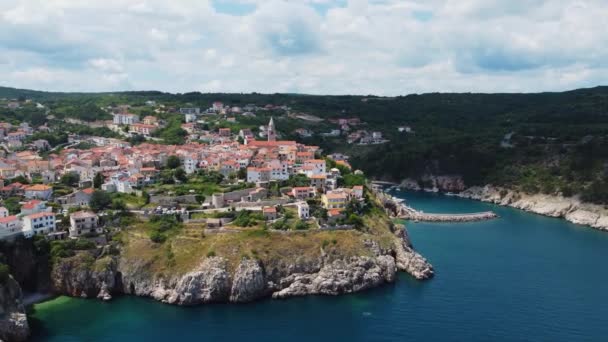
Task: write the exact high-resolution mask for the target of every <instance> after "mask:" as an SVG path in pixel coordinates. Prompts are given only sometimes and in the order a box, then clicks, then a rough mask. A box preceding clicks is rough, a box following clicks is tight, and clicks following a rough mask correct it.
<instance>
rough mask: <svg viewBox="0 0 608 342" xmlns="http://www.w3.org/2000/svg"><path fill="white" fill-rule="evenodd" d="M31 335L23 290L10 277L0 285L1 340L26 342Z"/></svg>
mask: <svg viewBox="0 0 608 342" xmlns="http://www.w3.org/2000/svg"><path fill="white" fill-rule="evenodd" d="M29 334H30V329H29V325H28V322H27V317H26V314H25V307H24V306H23V296H22V293H21V288H20V287H19V284H18V283H17V281H15V279H13V277H12V276H8V277H7V278H6V279H4V280H3V281H2V282H1V283H0V340H1V341H9V342H10V341H26V340H27V338H28V336H29Z"/></svg>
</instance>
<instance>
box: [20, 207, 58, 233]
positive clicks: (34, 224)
mask: <svg viewBox="0 0 608 342" xmlns="http://www.w3.org/2000/svg"><path fill="white" fill-rule="evenodd" d="M54 231H55V214H54V213H47V212H42V213H36V214H31V215H27V216H25V217H23V234H24V235H25V236H26V237H32V236H34V235H39V234H44V235H46V234H48V233H52V232H54Z"/></svg>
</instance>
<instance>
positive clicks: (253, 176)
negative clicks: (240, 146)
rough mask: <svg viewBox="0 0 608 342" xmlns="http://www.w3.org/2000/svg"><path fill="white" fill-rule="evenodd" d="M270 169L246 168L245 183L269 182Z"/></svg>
mask: <svg viewBox="0 0 608 342" xmlns="http://www.w3.org/2000/svg"><path fill="white" fill-rule="evenodd" d="M270 174H271V169H269V168H266V167H248V168H247V182H248V183H258V182H269V181H270Z"/></svg>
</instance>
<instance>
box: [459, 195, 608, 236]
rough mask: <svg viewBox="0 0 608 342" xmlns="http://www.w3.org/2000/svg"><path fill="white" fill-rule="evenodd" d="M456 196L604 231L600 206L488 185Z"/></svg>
mask: <svg viewBox="0 0 608 342" xmlns="http://www.w3.org/2000/svg"><path fill="white" fill-rule="evenodd" d="M458 196H460V197H463V198H470V199H475V200H479V201H484V202H490V203H495V204H499V205H504V206H510V207H513V208H517V209H522V210H525V211H529V212H532V213H536V214H540V215H545V216H551V217H560V218H564V219H566V220H568V221H570V222H572V223H576V224H582V225H586V226H590V227H593V228H596V229H600V230H608V210H607V209H606V208H605V207H604V206H601V205H596V204H590V203H584V202H582V201H580V199H579V198H577V197H562V196H552V195H543V194H536V195H528V194H525V193H522V192H518V191H513V190H509V189H506V188H501V187H494V186H491V185H487V186H485V187H471V188H469V189H467V190H465V191H463V192H461V193H459V194H458Z"/></svg>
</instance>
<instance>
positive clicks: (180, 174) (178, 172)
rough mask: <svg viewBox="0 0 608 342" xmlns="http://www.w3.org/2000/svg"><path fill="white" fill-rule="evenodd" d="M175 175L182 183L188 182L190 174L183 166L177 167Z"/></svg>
mask: <svg viewBox="0 0 608 342" xmlns="http://www.w3.org/2000/svg"><path fill="white" fill-rule="evenodd" d="M173 176H174V177H175V179H177V180H178V181H180V182H182V183H186V182H187V181H188V175H187V174H186V171H184V169H183V168H181V167H178V168H177V169H175V171H174V172H173Z"/></svg>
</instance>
